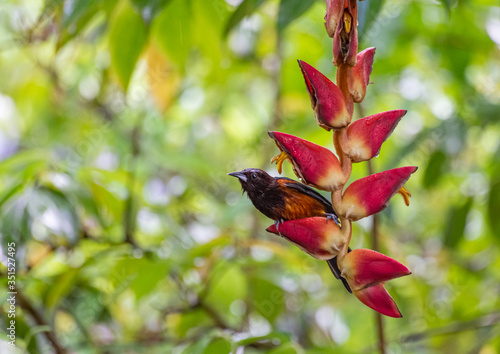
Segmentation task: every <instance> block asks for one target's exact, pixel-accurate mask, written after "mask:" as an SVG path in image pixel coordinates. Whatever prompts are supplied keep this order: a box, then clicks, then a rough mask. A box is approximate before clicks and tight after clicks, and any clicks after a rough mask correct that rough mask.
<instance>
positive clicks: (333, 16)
mask: <svg viewBox="0 0 500 354" xmlns="http://www.w3.org/2000/svg"><path fill="white" fill-rule="evenodd" d="M343 11H344V0H326V13H325V28H326V32H327V33H328V35H329V36H330V37H333V35H334V34H335V31H336V30H337V26H338V24H339V21H340V16H341V15H342V13H343Z"/></svg>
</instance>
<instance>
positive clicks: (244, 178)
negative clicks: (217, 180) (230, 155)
mask: <svg viewBox="0 0 500 354" xmlns="http://www.w3.org/2000/svg"><path fill="white" fill-rule="evenodd" d="M228 175H229V176H233V177H237V178H239V179H240V180H241V181H243V182H246V181H247V176H245V173H244V172H242V171H240V172H231V173H228Z"/></svg>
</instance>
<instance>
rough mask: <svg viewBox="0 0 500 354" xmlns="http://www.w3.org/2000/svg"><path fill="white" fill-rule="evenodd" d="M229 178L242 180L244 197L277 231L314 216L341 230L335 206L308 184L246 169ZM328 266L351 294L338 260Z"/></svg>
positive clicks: (330, 262)
mask: <svg viewBox="0 0 500 354" xmlns="http://www.w3.org/2000/svg"><path fill="white" fill-rule="evenodd" d="M228 175H229V176H233V177H236V178H238V179H239V181H240V184H241V188H242V189H243V193H245V192H246V193H247V195H248V198H249V199H250V201H251V202H252V204H253V205H254V207H255V208H256V209H257V210H258V211H260V212H261V213H262V214H264V215H265V216H267V217H268V218H270V219H272V220H274V222H275V224H276V225H277V226H278V227H279V224H280V223H282V222H284V221H289V220H296V219H304V218H309V217H315V216H322V217H325V218H327V219H331V220H333V221H334V222H335V223H336V224H337V225H339V226H340V224H339V218H338V215H337V213H336V212H335V210H334V209H333V206H332V203H330V201H329V200H328V199H326V198H325V197H323V196H322V195H321V194H319V193H318V192H316V191H315V190H314V189H312V188H311V187H309V186H306V185H305V184H302V183H300V182H298V181H295V180H293V179H290V178H286V177H273V176H271V175H269V174H268V173H267V172H266V171H263V170H261V169H258V168H247V169H245V170H243V171H238V172H231V173H228ZM349 251H350V250H349ZM326 262H327V263H328V266H329V267H330V270H331V271H332V273H333V275H334V276H335V277H336V278H337V279H340V280H341V281H342V283H343V284H344V287H345V288H346V289H347V291H348V292H350V293H352V291H351V288H350V287H349V284H348V283H347V281H346V280H345V278H343V277H342V276H341V272H340V270H339V268H338V265H337V257H334V258H332V259H329V260H327V261H326Z"/></svg>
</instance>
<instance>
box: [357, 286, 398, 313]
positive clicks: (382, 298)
mask: <svg viewBox="0 0 500 354" xmlns="http://www.w3.org/2000/svg"><path fill="white" fill-rule="evenodd" d="M352 292H353V294H354V295H356V297H357V298H358V300H359V301H361V302H362V303H363V304H365V305H366V306H368V307H369V308H371V309H373V310H375V311H377V312H380V313H381V314H382V315H386V316H389V317H395V318H399V317H403V316H402V315H401V312H400V311H399V309H398V306H397V305H396V303H395V302H394V300H393V298H392V297H391V295H389V293H388V292H387V290H386V289H385V287H384V285H383V284H377V285H374V286H370V287H368V288H364V289H360V290H353V291H352Z"/></svg>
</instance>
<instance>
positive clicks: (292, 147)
mask: <svg viewBox="0 0 500 354" xmlns="http://www.w3.org/2000/svg"><path fill="white" fill-rule="evenodd" d="M268 134H269V136H270V137H271V138H273V139H274V141H275V142H276V145H277V146H278V148H279V149H280V150H281V154H280V155H278V156H276V157H275V158H273V160H272V161H271V162H274V161H276V164H277V167H278V172H279V173H281V170H282V164H283V161H285V160H289V161H291V162H292V165H293V170H294V172H295V174H296V175H297V177H299V178H300V179H301V180H302V182H303V183H305V184H309V185H312V186H314V187H316V188H319V189H322V190H325V191H333V190H335V189H338V188H339V186H342V185H343V184H344V183H345V179H344V175H343V173H342V168H341V167H340V163H339V160H338V159H337V157H336V156H335V155H334V154H333V153H332V152H331V151H330V150H328V149H326V148H324V147H322V146H319V145H316V144H313V143H311V142H309V141H307V140H304V139H301V138H298V137H296V136H293V135H290V134H285V133H280V132H269V133H268Z"/></svg>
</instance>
